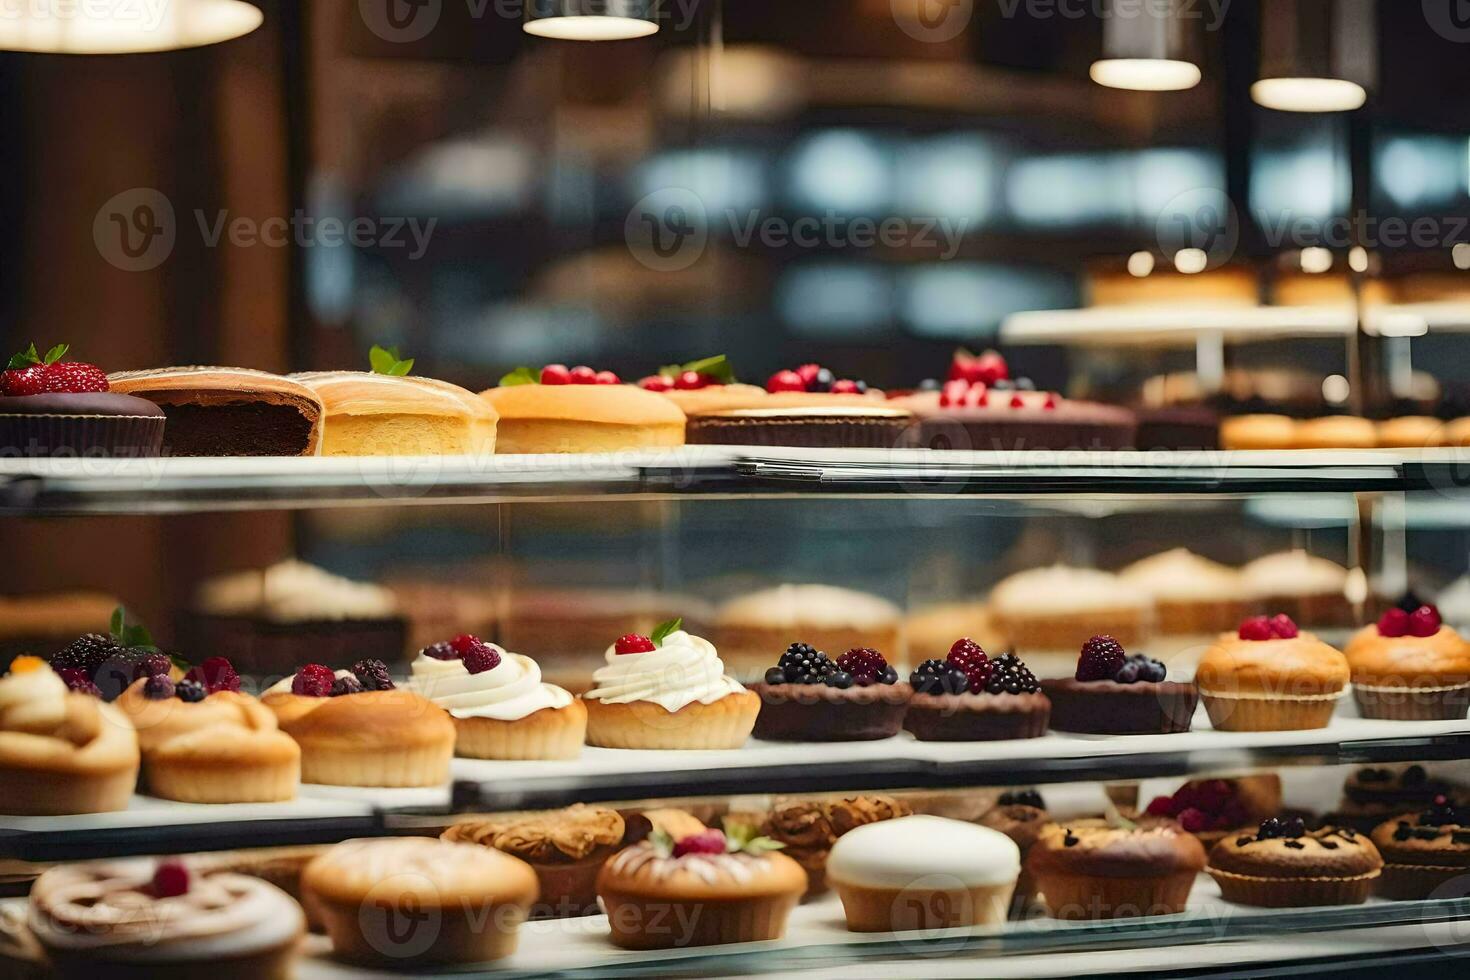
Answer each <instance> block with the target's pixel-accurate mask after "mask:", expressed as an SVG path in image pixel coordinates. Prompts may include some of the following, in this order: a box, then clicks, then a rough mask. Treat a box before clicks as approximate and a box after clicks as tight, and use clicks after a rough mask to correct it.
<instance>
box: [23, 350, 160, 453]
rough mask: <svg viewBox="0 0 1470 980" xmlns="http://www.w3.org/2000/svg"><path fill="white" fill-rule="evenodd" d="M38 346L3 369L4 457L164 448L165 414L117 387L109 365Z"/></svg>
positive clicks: (121, 451)
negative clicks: (68, 357)
mask: <svg viewBox="0 0 1470 980" xmlns="http://www.w3.org/2000/svg"><path fill="white" fill-rule="evenodd" d="M67 349H68V348H67V345H66V344H57V345H56V346H55V347H53V348H51V349H50V350H49V351H47V352H46V353H45V355H44V356H43V355H41V354H39V353H38V352H37V350H36V345H35V344H31V345H30V347H28V348H26V350H24V351H22V352H21V353H19V354H16V355H15V356H14V357H12V358H11V359H10V362H9V365H8V367H7V369H6V370H5V371H0V458H5V457H20V458H23V459H51V458H60V457H77V456H89V457H149V456H157V455H158V454H159V452H160V451H161V450H162V448H163V428H164V414H163V410H162V409H160V408H159V407H158V406H157V405H155V404H153V403H152V402H150V401H148V400H146V399H143V398H134V397H132V396H131V395H126V394H119V393H118V392H116V391H113V390H112V386H111V384H110V383H109V382H108V379H107V375H106V373H104V372H103V371H102V369H101V368H99V367H96V366H94V365H91V364H83V363H80V362H77V361H63V360H62V358H63V357H65V356H66V352H67Z"/></svg>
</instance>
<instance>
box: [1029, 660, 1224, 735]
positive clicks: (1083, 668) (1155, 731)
mask: <svg viewBox="0 0 1470 980" xmlns="http://www.w3.org/2000/svg"><path fill="white" fill-rule="evenodd" d="M1167 676H1168V668H1167V667H1165V666H1164V664H1163V663H1162V662H1161V661H1158V660H1153V659H1151V658H1149V657H1145V656H1142V655H1141V654H1135V655H1134V656H1131V657H1130V656H1129V655H1128V653H1127V651H1125V650H1124V649H1123V645H1122V644H1121V643H1119V642H1118V641H1117V640H1115V639H1113V638H1112V637H1111V636H1094V637H1093V638H1092V639H1090V640H1088V641H1087V642H1086V643H1084V644H1083V645H1082V653H1081V656H1080V657H1079V658H1078V660H1077V673H1076V676H1075V677H1070V678H1061V679H1059V680H1048V681H1043V682H1042V685H1041V686H1042V689H1043V690H1045V691H1046V696H1047V697H1049V698H1051V727H1052V728H1055V729H1056V730H1057V731H1059V732H1077V733H1080V734H1084V735H1169V734H1173V733H1175V732H1187V731H1189V726H1190V723H1191V721H1192V720H1193V719H1194V709H1195V708H1196V707H1197V706H1198V705H1199V691H1197V690H1196V689H1195V686H1194V685H1193V684H1184V683H1180V682H1179V681H1169V680H1166V679H1165V678H1166V677H1167Z"/></svg>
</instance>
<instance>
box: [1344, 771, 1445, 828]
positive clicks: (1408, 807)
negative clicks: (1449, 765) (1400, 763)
mask: <svg viewBox="0 0 1470 980" xmlns="http://www.w3.org/2000/svg"><path fill="white" fill-rule="evenodd" d="M1455 792H1456V788H1455V787H1453V786H1451V784H1450V783H1449V782H1447V781H1445V780H1444V779H1440V778H1438V777H1436V776H1432V775H1430V773H1429V771H1428V770H1427V769H1425V768H1424V767H1423V766H1421V765H1418V764H1415V765H1411V766H1404V767H1389V766H1365V767H1364V768H1362V769H1358V770H1355V771H1354V772H1353V773H1352V775H1350V776H1348V778H1347V780H1346V781H1344V783H1343V785H1342V799H1341V800H1339V801H1338V804H1337V809H1336V810H1335V811H1333V812H1332V813H1331V814H1329V815H1328V819H1329V820H1330V821H1331V822H1332V823H1335V824H1337V825H1338V826H1340V827H1352V828H1353V829H1354V830H1359V831H1362V832H1363V833H1365V834H1371V833H1372V832H1373V830H1374V828H1375V827H1377V826H1378V825H1379V824H1381V823H1383V821H1385V820H1387V819H1388V818H1389V817H1396V816H1398V815H1399V814H1401V813H1408V812H1410V811H1416V810H1423V809H1424V808H1425V807H1427V806H1429V805H1430V804H1432V803H1433V802H1434V798H1435V797H1436V796H1444V797H1448V798H1449V799H1451V800H1454V799H1455Z"/></svg>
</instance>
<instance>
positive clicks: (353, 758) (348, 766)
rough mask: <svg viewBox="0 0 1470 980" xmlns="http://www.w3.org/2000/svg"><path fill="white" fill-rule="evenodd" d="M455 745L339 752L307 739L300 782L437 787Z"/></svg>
mask: <svg viewBox="0 0 1470 980" xmlns="http://www.w3.org/2000/svg"><path fill="white" fill-rule="evenodd" d="M453 757H454V743H453V742H452V741H449V740H446V741H445V742H444V744H442V745H425V746H410V747H407V748H395V747H394V746H392V745H381V744H376V743H374V744H368V745H363V746H360V747H351V748H338V747H336V746H329V745H316V744H314V743H313V742H312V741H311V739H309V738H308V739H307V740H306V741H305V742H304V743H302V745H301V781H302V782H303V783H319V784H321V785H324V786H376V787H384V788H394V787H405V786H439V785H441V784H443V783H446V782H448V781H449V761H450V760H451V759H452V758H453Z"/></svg>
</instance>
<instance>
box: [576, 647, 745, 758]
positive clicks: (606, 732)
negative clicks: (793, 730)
mask: <svg viewBox="0 0 1470 980" xmlns="http://www.w3.org/2000/svg"><path fill="white" fill-rule="evenodd" d="M681 625H682V622H681V621H680V620H677V619H676V620H670V621H669V622H667V623H663V624H662V625H660V626H659V627H658V629H656V630H654V631H653V634H652V635H651V636H639V635H637V634H632V633H630V634H628V635H626V636H622V637H619V638H618V640H617V642H616V643H614V644H613V645H612V646H610V647H608V648H607V653H606V659H607V665H606V666H605V667H602V668H600V669H599V670H598V671H597V672H596V673H594V674H593V675H592V682H593V687H592V690H590V691H588V692H587V693H586V694H584V695H582V700H583V703H584V704H585V705H586V707H587V744H588V745H598V746H603V747H605V748H611V749H736V748H739V747H740V746H742V745H744V744H745V741H746V739H748V738H750V733H751V730H752V729H753V728H755V719H756V715H757V714H758V713H759V712H760V706H761V701H760V698H759V697H757V696H756V695H755V693H754V692H752V691H747V690H746V689H745V688H744V687H743V686H741V684H740V683H739V682H738V681H736V680H735V678H733V677H731V676H730V675H729V674H727V673H726V672H725V664H724V662H723V661H722V660H720V655H719V653H718V651H716V650H715V648H714V645H713V644H712V643H710V642H709V641H708V640H706V639H704V638H703V637H699V636H694V635H692V634H690V633H686V632H684V630H682V629H680V626H681Z"/></svg>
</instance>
